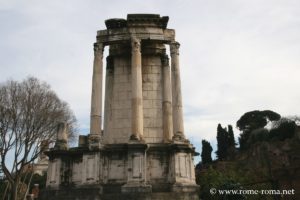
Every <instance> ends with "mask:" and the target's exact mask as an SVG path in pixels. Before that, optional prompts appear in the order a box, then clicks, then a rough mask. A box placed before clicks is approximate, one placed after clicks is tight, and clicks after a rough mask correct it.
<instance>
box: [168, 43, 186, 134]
mask: <svg viewBox="0 0 300 200" xmlns="http://www.w3.org/2000/svg"><path fill="white" fill-rule="evenodd" d="M179 47H180V44H179V43H178V42H173V43H171V45H170V50H171V64H172V67H171V68H172V105H173V132H174V137H175V139H183V138H184V127H183V112H182V95H181V79H180V69H179Z"/></svg>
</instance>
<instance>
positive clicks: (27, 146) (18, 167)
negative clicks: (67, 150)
mask: <svg viewBox="0 0 300 200" xmlns="http://www.w3.org/2000/svg"><path fill="white" fill-rule="evenodd" d="M62 121H63V122H67V123H68V124H69V127H70V133H71V134H73V135H74V133H75V127H76V118H75V116H74V115H73V113H72V112H71V110H70V108H69V107H68V105H67V103H65V102H63V101H62V100H60V99H59V98H58V97H57V95H56V94H55V92H54V91H52V90H51V88H50V86H49V85H48V84H46V83H42V82H40V81H39V80H38V79H36V78H33V77H29V78H27V79H25V80H24V81H22V82H17V81H13V80H10V81H7V82H6V83H4V84H2V85H1V86H0V158H1V166H2V169H3V173H4V174H5V177H6V179H7V180H8V182H9V184H10V186H11V188H12V191H11V194H12V199H17V194H18V189H19V188H18V187H19V185H20V184H21V182H22V180H21V175H22V174H23V173H24V172H25V171H26V170H27V169H28V166H30V165H31V163H32V162H33V161H34V160H35V159H36V158H37V157H38V155H39V154H40V150H41V149H40V144H41V142H42V141H49V143H51V141H53V139H54V137H55V135H56V129H57V124H58V123H59V122H62Z"/></svg>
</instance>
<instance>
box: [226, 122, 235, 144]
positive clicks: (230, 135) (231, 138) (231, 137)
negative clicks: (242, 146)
mask: <svg viewBox="0 0 300 200" xmlns="http://www.w3.org/2000/svg"><path fill="white" fill-rule="evenodd" d="M228 147H235V139H234V133H233V129H232V126H231V125H228Z"/></svg>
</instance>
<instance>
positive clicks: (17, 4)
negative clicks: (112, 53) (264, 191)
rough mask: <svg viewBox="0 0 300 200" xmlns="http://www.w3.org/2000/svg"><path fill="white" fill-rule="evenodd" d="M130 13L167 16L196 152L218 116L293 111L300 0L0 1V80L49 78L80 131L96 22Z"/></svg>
mask: <svg viewBox="0 0 300 200" xmlns="http://www.w3.org/2000/svg"><path fill="white" fill-rule="evenodd" d="M128 13H154V14H160V15H161V16H169V17H170V20H169V24H168V28H173V29H175V30H176V38H177V41H178V42H180V43H181V48H180V65H181V79H182V91H183V103H184V119H185V130H186V133H185V134H186V135H187V137H188V138H190V140H191V141H192V142H193V143H194V144H195V146H196V148H197V150H198V151H201V145H200V143H201V140H202V139H206V140H209V141H211V142H212V144H213V145H214V151H215V150H216V149H215V144H216V139H215V138H216V128H217V124H218V123H221V124H222V125H223V126H225V125H226V126H227V125H228V124H232V125H234V126H235V123H236V121H237V120H238V119H239V117H240V116H241V115H242V114H244V113H245V112H247V111H252V110H255V109H258V110H265V109H270V110H273V111H275V112H278V113H279V114H281V115H283V116H287V115H299V114H300V103H299V102H300V92H299V86H300V1H299V0H251V1H249V0H227V1H225V0H206V1H204V0H186V1H184V0H172V1H171V0H168V1H167V0H165V1H159V0H147V1H140V0H128V1H122V0H119V1H116V0H109V1H108V0H107V1H103V0H102V1H101V0H94V1H92V0H51V1H46V0H26V1H25V0H23V1H17V0H0V81H1V82H4V81H6V80H7V79H15V80H22V79H24V78H26V77H27V76H28V75H33V76H35V77H37V78H39V79H41V80H43V81H46V82H48V83H49V84H50V85H51V86H52V88H53V89H54V90H55V91H56V92H57V93H58V95H59V97H60V98H61V99H63V100H65V101H67V102H68V103H69V104H70V107H71V109H72V110H73V111H74V112H75V114H76V117H77V118H78V120H79V125H80V130H81V133H82V134H87V133H88V129H89V115H90V114H89V111H90V96H91V95H90V93H91V78H92V63H93V43H94V42H95V37H96V31H97V30H101V29H105V24H104V20H105V19H108V18H126V16H127V14H128ZM238 134H239V133H238V131H237V130H236V131H235V135H236V136H238ZM197 160H198V159H197Z"/></svg>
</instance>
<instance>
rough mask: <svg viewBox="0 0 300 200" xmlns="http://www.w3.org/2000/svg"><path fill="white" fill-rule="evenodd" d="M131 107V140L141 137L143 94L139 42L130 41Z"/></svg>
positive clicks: (135, 40)
mask: <svg viewBox="0 0 300 200" xmlns="http://www.w3.org/2000/svg"><path fill="white" fill-rule="evenodd" d="M131 49H132V51H131V89H132V91H131V94H132V99H131V105H132V135H131V137H130V138H131V139H140V138H141V137H142V136H143V94H142V55H141V44H140V40H138V39H136V38H133V39H132V41H131Z"/></svg>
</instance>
